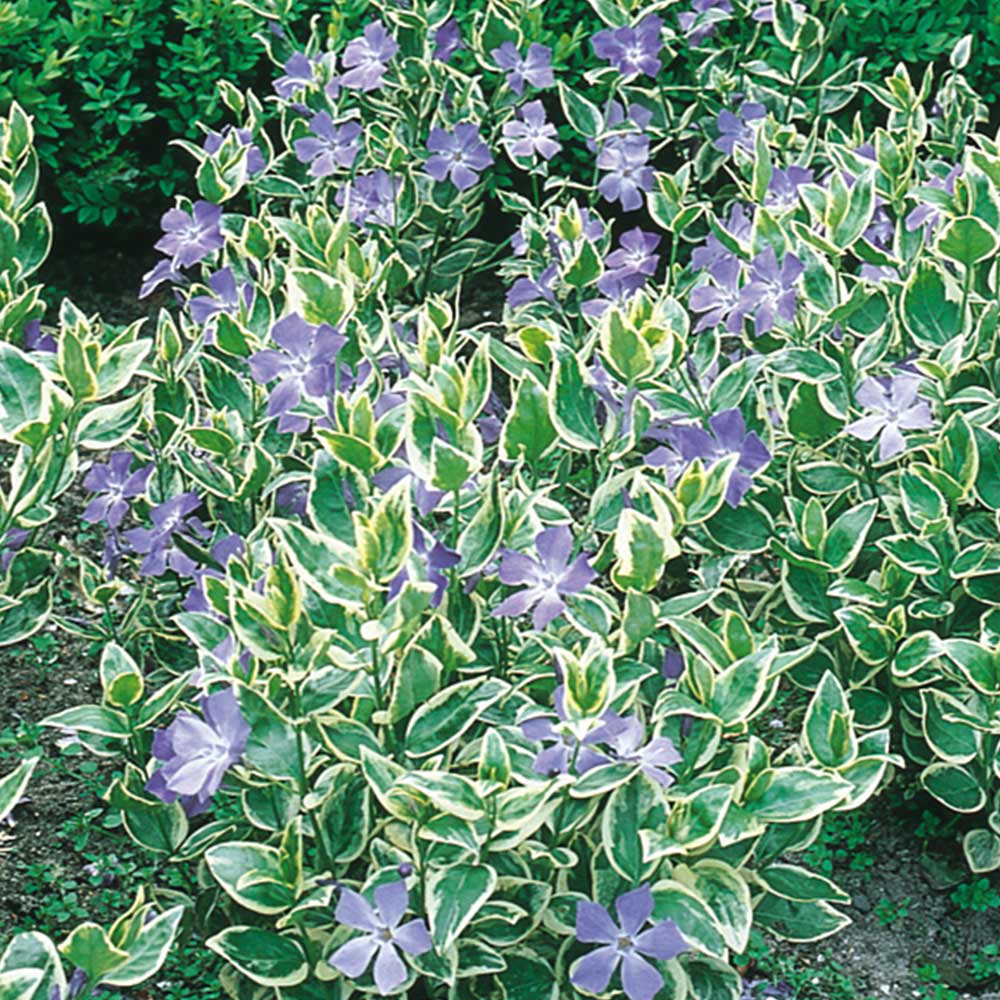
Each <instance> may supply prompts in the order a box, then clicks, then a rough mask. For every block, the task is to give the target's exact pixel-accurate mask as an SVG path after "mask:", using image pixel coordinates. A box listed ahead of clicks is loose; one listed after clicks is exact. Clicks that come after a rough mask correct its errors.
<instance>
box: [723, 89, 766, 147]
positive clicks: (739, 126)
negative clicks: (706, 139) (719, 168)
mask: <svg viewBox="0 0 1000 1000" xmlns="http://www.w3.org/2000/svg"><path fill="white" fill-rule="evenodd" d="M765 117H767V108H765V107H764V105H763V104H757V103H756V102H754V101H744V102H743V103H742V104H741V105H740V108H739V112H738V113H737V114H734V113H733V112H732V111H729V110H728V109H724V110H722V111H720V112H719V117H718V119H717V120H716V128H717V129H718V131H719V135H718V138H716V140H715V142H713V143H712V145H713V146H715V148H716V149H718V150H721V151H722V152H723V153H728V154H729V155H730V156H732V154H733V150H734V149H735V148H736V147H737V146H740V147H742V148H743V149H746V150H752V149H753V147H754V136H755V135H756V132H757V128H758V127H759V126H760V123H761V122H762V121H763V120H764V118H765Z"/></svg>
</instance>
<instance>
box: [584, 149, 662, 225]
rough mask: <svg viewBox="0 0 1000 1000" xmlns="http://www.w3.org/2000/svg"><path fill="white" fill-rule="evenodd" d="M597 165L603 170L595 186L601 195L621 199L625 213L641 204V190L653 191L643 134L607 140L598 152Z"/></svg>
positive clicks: (651, 174) (612, 199) (606, 198)
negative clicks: (603, 173) (603, 172)
mask: <svg viewBox="0 0 1000 1000" xmlns="http://www.w3.org/2000/svg"><path fill="white" fill-rule="evenodd" d="M597 166H598V168H599V169H600V170H604V171H606V173H605V175H604V176H603V177H602V178H601V182H600V184H598V185H597V190H598V191H599V192H600V193H601V197H602V198H604V199H605V200H606V201H620V202H621V206H622V209H623V210H624V211H626V212H631V211H633V210H634V209H637V208H640V207H641V206H642V192H644V191H651V190H652V188H653V179H654V176H653V168H652V167H650V166H649V139H647V138H646V136H644V135H624V136H620V137H617V138H614V139H609V140H608V141H607V142H606V143H605V144H604V147H603V148H602V149H601V151H600V153H598V154H597Z"/></svg>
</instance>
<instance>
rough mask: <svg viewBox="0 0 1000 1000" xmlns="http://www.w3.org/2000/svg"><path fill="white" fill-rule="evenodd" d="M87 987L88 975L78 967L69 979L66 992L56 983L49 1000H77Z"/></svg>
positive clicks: (50, 991)
mask: <svg viewBox="0 0 1000 1000" xmlns="http://www.w3.org/2000/svg"><path fill="white" fill-rule="evenodd" d="M86 985H87V973H86V972H84V971H83V969H81V968H79V967H77V968H75V969H74V970H73V974H72V975H71V976H70V977H69V982H68V983H67V984H66V992H65V993H63V991H62V990H61V989H60V987H59V984H58V983H56V984H54V985H53V986H52V989H51V990H49V998H48V1000H76V998H77V997H79V996H80V995H81V994H82V993H83V988H84V987H85V986H86ZM96 995H97V994H95V996H96Z"/></svg>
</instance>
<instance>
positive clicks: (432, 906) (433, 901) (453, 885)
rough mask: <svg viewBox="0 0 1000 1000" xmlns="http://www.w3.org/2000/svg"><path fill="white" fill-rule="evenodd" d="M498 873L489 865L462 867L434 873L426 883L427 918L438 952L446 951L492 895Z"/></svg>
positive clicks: (452, 867)
mask: <svg viewBox="0 0 1000 1000" xmlns="http://www.w3.org/2000/svg"><path fill="white" fill-rule="evenodd" d="M496 884H497V873H496V872H495V871H494V870H493V869H492V868H490V867H489V866H487V865H470V864H460V865H452V866H451V867H450V868H443V869H442V868H439V869H437V870H435V871H432V872H431V874H430V876H429V878H428V879H427V903H426V906H427V917H428V919H429V921H430V927H431V936H432V937H433V939H434V945H435V947H436V948H437V950H438V951H444V950H445V949H446V948H449V947H451V945H452V944H454V943H455V941H457V940H458V938H459V935H461V933H462V931H463V930H465V928H466V927H467V926H468V924H469V922H470V921H471V920H472V918H473V917H475V915H476V913H478V912H479V909H480V908H481V907H482V905H483V903H485V902H486V900H487V899H489V898H490V896H491V895H492V894H493V890H494V889H495V888H496Z"/></svg>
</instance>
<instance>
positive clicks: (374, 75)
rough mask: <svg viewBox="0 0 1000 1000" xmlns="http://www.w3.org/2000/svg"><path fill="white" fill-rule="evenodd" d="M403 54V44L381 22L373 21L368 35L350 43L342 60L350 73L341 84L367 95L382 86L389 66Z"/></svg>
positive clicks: (368, 27)
mask: <svg viewBox="0 0 1000 1000" xmlns="http://www.w3.org/2000/svg"><path fill="white" fill-rule="evenodd" d="M398 51H399V43H398V42H397V41H396V39H395V38H393V37H392V35H390V34H389V32H388V31H386V29H385V25H384V24H383V23H382V22H381V21H370V22H369V23H368V24H366V25H365V30H364V34H362V36H361V37H360V38H354V39H352V40H351V41H350V42H348V43H347V48H345V49H344V56H343V59H342V60H341V61H342V62H343V64H344V66H346V67H347V72H346V73H344V74H343V75H342V76H341V77H340V84H341V86H343V87H346V88H347V89H348V90H361V91H364V92H367V91H370V90H378V89H379V87H381V86H382V82H383V77H384V76H385V73H386V70H387V68H388V67H387V65H386V64H387V63H388V62H389V60H390V59H391V58H392V57H393V56H394V55H395V54H396V53H397V52H398Z"/></svg>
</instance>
